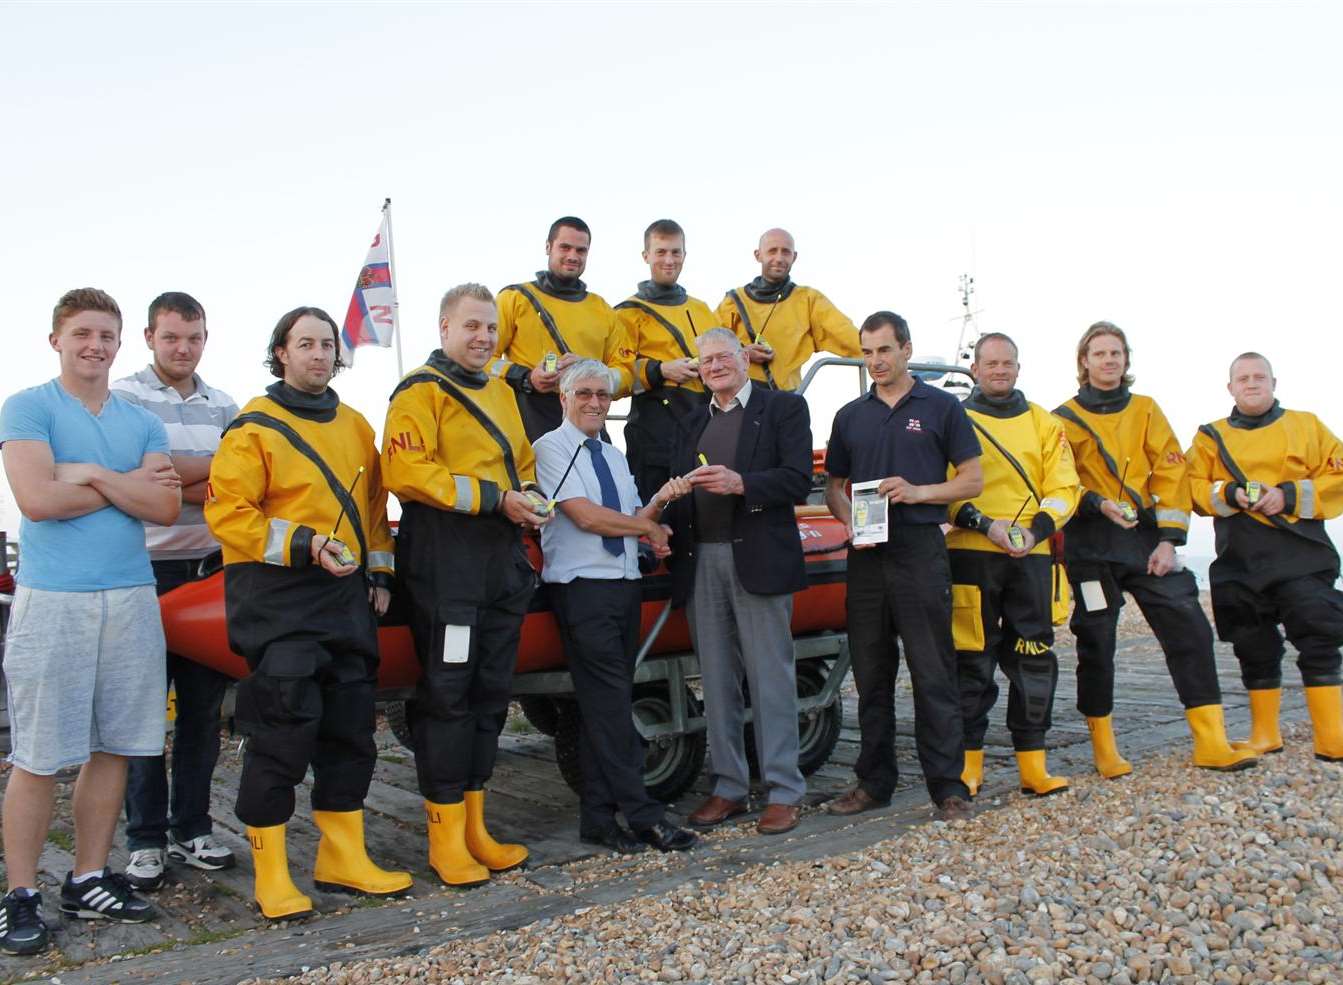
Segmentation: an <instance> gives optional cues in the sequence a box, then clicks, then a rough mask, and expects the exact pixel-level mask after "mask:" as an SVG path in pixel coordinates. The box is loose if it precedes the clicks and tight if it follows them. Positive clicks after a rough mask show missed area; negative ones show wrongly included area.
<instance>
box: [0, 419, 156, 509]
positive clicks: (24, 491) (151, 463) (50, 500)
mask: <svg viewBox="0 0 1343 985" xmlns="http://www.w3.org/2000/svg"><path fill="white" fill-rule="evenodd" d="M2 451H3V455H4V463H5V474H6V475H7V476H8V477H9V485H10V488H11V489H12V490H13V491H14V501H15V502H16V503H17V504H18V507H19V509H20V510H21V511H22V513H23V515H24V516H26V517H27V518H28V519H30V520H72V519H74V518H75V517H79V516H86V515H87V514H89V513H96V512H97V511H98V510H101V509H103V508H104V507H106V506H115V507H116V508H117V509H119V510H121V511H122V512H123V513H126V514H129V515H130V516H133V517H135V518H136V519H137V520H148V521H150V522H151V523H157V524H160V525H162V526H170V525H171V524H172V523H174V522H175V521H176V520H177V514H178V513H179V512H180V511H181V509H182V495H181V489H182V479H181V477H180V476H179V475H178V474H177V472H176V471H175V470H174V469H173V465H172V460H171V459H170V458H169V457H168V456H167V455H165V454H163V453H162V452H149V453H148V454H146V455H145V456H144V458H143V459H142V460H141V461H140V467H139V468H136V469H132V470H131V471H129V472H114V471H112V470H111V469H106V468H103V467H102V466H101V465H92V464H89V463H85V462H62V463H61V464H59V465H58V464H56V461H55V459H54V458H53V456H52V454H51V446H50V445H49V444H47V443H46V442H45V441H30V440H12V441H6V442H5V444H4V448H3V449H2Z"/></svg>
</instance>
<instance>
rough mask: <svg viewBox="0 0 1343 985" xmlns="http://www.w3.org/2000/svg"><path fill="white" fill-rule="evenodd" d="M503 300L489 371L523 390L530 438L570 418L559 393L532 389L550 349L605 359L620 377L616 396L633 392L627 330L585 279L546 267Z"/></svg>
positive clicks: (507, 292) (506, 293)
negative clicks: (560, 275) (535, 373)
mask: <svg viewBox="0 0 1343 985" xmlns="http://www.w3.org/2000/svg"><path fill="white" fill-rule="evenodd" d="M497 302H498V305H499V343H498V345H497V347H496V349H495V359H494V360H492V361H491V363H490V365H489V366H488V367H487V372H488V373H489V375H490V376H493V377H495V378H497V379H502V380H504V381H505V382H507V383H508V385H509V386H510V387H512V388H513V390H514V392H515V393H516V394H517V402H518V409H519V410H520V411H521V413H522V422H523V425H524V426H525V428H526V430H527V438H528V440H529V441H535V440H536V439H537V438H539V437H540V436H541V435H543V434H545V433H546V432H547V431H553V430H554V429H555V428H557V427H559V426H560V423H561V422H562V421H563V420H564V413H563V411H562V410H561V409H560V398H559V394H558V393H537V392H535V391H534V390H533V389H532V383H531V378H530V373H531V371H532V370H533V369H534V368H535V367H537V366H539V365H541V364H542V363H543V362H544V360H545V358H546V354H547V353H551V352H553V353H555V355H556V356H557V357H558V356H563V355H564V354H565V353H568V352H572V353H574V354H575V355H578V356H582V357H584V358H587V359H596V360H597V361H598V362H602V363H605V364H606V365H607V366H608V367H610V368H611V369H612V370H614V371H615V372H616V373H617V374H618V376H619V379H620V383H619V386H618V388H617V392H616V396H623V395H624V394H626V393H629V392H630V389H631V386H632V384H633V380H632V377H631V373H630V365H629V364H630V362H631V361H632V359H633V353H632V351H631V350H630V348H629V345H628V343H627V342H626V341H625V336H624V332H623V331H622V330H621V327H620V323H619V321H618V320H617V318H616V315H615V312H614V311H612V310H611V306H610V305H608V304H607V303H606V302H605V301H603V300H602V298H601V297H600V296H599V295H596V294H593V293H592V292H591V291H589V290H588V289H587V286H586V285H585V284H584V283H583V282H582V281H581V280H573V281H562V280H559V279H558V278H555V277H553V276H552V275H551V274H550V273H549V271H545V270H542V271H539V272H538V273H537V275H536V279H535V280H533V281H530V282H528V283H526V284H513V285H510V286H508V287H505V288H504V289H503V290H502V291H500V292H499V296H498V298H497Z"/></svg>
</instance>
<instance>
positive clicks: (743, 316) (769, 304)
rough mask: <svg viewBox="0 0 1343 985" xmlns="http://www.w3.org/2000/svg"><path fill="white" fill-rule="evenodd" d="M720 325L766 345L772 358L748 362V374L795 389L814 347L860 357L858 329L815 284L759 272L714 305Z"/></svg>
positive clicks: (769, 383) (744, 337)
mask: <svg viewBox="0 0 1343 985" xmlns="http://www.w3.org/2000/svg"><path fill="white" fill-rule="evenodd" d="M718 324H720V325H724V326H726V327H727V328H730V329H732V331H734V332H736V333H737V336H738V337H739V338H740V339H741V340H742V344H743V345H749V344H750V343H752V342H762V343H765V344H768V345H769V346H770V347H771V348H772V349H773V350H774V359H773V360H771V361H770V362H767V363H752V364H751V379H753V380H758V381H759V382H761V383H766V384H768V385H770V386H772V387H777V388H778V389H781V390H796V389H797V388H798V386H800V385H801V383H802V367H803V365H804V364H805V363H806V362H807V360H808V359H810V358H811V357H812V356H813V355H815V354H816V353H817V352H821V351H824V352H833V353H834V354H835V355H837V356H847V357H850V358H855V359H856V358H858V357H860V356H861V355H862V354H863V352H862V349H861V348H860V347H859V345H858V329H857V328H855V327H854V324H853V322H851V321H849V319H848V318H846V317H845V316H844V314H843V313H842V312H841V311H840V310H839V309H838V308H836V307H835V306H834V305H833V304H831V302H830V299H829V298H827V297H826V296H825V295H824V294H822V293H821V292H820V291H818V290H816V288H814V287H802V286H801V285H798V284H794V283H793V282H792V281H791V280H785V281H784V282H783V283H781V284H779V283H775V282H773V281H767V280H765V279H764V278H763V277H757V278H756V279H755V280H753V281H751V283H749V284H746V285H745V286H743V287H738V288H734V289H733V290H731V291H728V292H727V295H726V296H725V297H724V298H723V300H722V302H721V303H720V304H719V305H718Z"/></svg>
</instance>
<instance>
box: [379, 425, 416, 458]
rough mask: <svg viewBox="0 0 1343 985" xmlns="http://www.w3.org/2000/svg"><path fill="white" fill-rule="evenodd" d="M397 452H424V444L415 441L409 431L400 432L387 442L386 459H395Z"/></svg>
mask: <svg viewBox="0 0 1343 985" xmlns="http://www.w3.org/2000/svg"><path fill="white" fill-rule="evenodd" d="M399 451H424V444H423V443H422V442H419V441H416V440H415V437H414V436H413V435H412V434H411V433H410V432H409V431H402V432H401V433H400V434H398V435H396V436H394V437H393V438H391V439H390V440H388V442H387V457H388V458H395V457H396V453H397V452H399Z"/></svg>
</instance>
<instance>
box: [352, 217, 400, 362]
mask: <svg viewBox="0 0 1343 985" xmlns="http://www.w3.org/2000/svg"><path fill="white" fill-rule="evenodd" d="M391 204H392V203H391V199H388V200H387V202H386V203H385V204H384V205H383V207H382V222H381V223H379V225H378V234H377V235H376V236H374V237H373V245H372V246H370V247H369V248H368V258H367V259H365V260H364V266H363V268H362V269H361V270H360V271H359V278H358V280H356V281H355V285H354V294H352V295H351V296H350V307H349V309H348V310H347V311H346V312H345V326H344V327H343V328H342V329H341V330H340V358H341V362H343V363H344V364H345V365H346V366H353V365H354V350H355V349H357V348H358V347H359V346H361V345H378V346H382V347H383V348H384V349H386V348H389V347H390V346H391V344H392V341H393V339H394V337H395V335H396V330H397V325H396V284H395V283H393V281H392V224H391V216H390V208H391Z"/></svg>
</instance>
